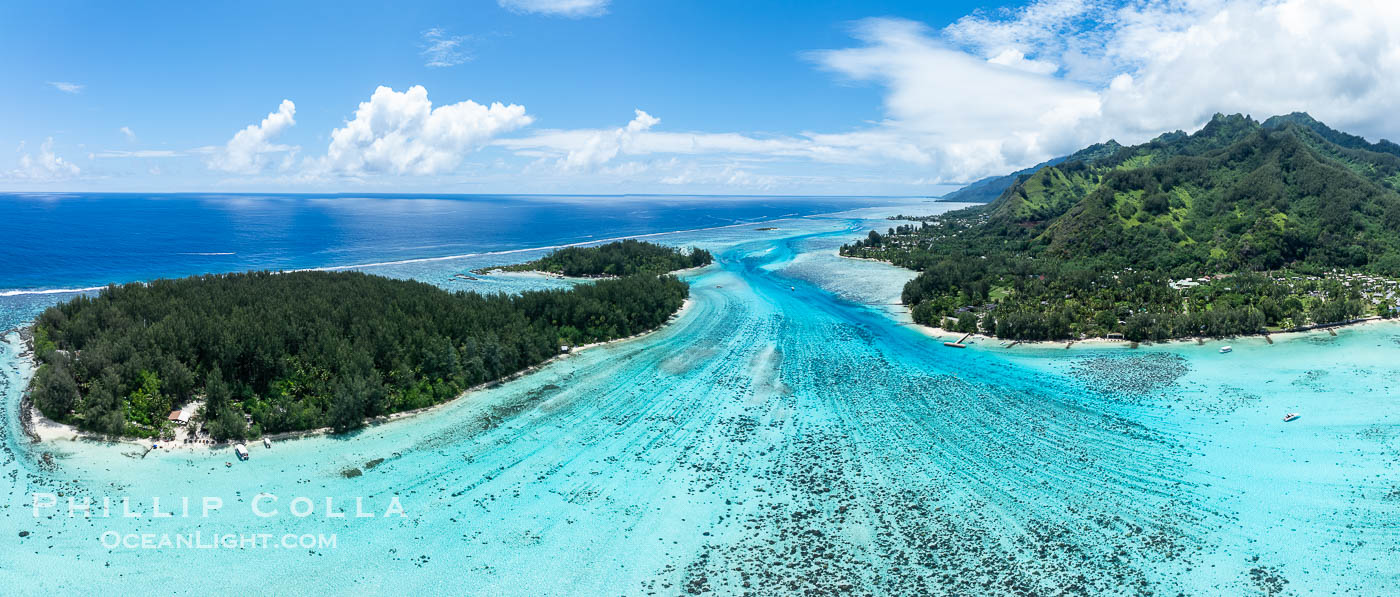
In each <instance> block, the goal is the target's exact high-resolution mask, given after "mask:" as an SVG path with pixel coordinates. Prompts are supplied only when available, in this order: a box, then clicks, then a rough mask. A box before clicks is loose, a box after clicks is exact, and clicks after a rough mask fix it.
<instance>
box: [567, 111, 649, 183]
mask: <svg viewBox="0 0 1400 597" xmlns="http://www.w3.org/2000/svg"><path fill="white" fill-rule="evenodd" d="M635 112H636V117H635V118H633V119H632V121H631V122H628V123H627V126H624V127H622V128H618V129H614V130H611V131H598V132H596V133H593V134H592V135H590V136H589V137H588V139H587V140H586V141H584V143H583V145H582V146H581V147H577V148H575V149H571V150H569V153H568V155H566V156H564V158H563V159H562V160H560V165H561V166H563V167H564V168H565V169H566V170H591V169H593V168H597V167H598V166H601V165H603V164H606V163H608V162H609V161H611V160H612V159H613V158H615V157H617V154H618V152H620V151H624V150H626V149H629V148H630V147H631V145H632V141H633V139H635V138H636V136H637V133H641V132H643V131H645V130H647V129H650V128H651V127H653V126H655V125H656V123H658V122H661V119H659V118H656V117H653V116H652V115H650V114H647V113H646V112H643V111H641V110H636V111H635Z"/></svg>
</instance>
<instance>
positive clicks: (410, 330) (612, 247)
mask: <svg viewBox="0 0 1400 597" xmlns="http://www.w3.org/2000/svg"><path fill="white" fill-rule="evenodd" d="M560 254H562V255H563V257H560V256H559V255H560ZM561 258H562V259H568V260H570V262H571V263H572V262H575V261H577V262H584V263H587V264H589V267H591V268H593V269H589V270H587V271H583V272H579V273H594V272H595V270H596V272H597V273H602V272H612V271H618V272H625V273H626V274H627V275H626V276H625V277H622V278H620V279H615V280H600V281H598V282H595V283H592V284H584V285H579V286H576V287H574V288H573V289H570V290H544V291H533V292H526V293H522V294H520V295H516V296H507V295H494V296H482V295H478V294H473V293H465V292H458V293H450V292H447V291H444V290H441V289H439V288H436V287H433V286H431V285H428V284H423V283H420V282H413V281H407V280H393V279H389V278H384V277H380V276H373V275H367V274H362V273H356V272H344V273H340V272H337V273H332V272H289V273H270V272H261V273H247V274H228V275H210V276H198V277H193V278H183V279H178V280H156V281H153V282H150V283H144V284H142V283H134V284H127V285H124V286H112V287H110V288H107V289H105V290H103V291H101V292H99V293H98V294H97V295H96V296H93V297H91V298H89V297H79V298H76V299H73V300H72V301H70V302H67V303H64V304H61V305H56V306H54V307H50V308H49V309H48V310H46V311H44V313H43V314H41V315H40V316H39V319H38V321H37V322H36V323H35V326H34V332H33V334H34V345H35V352H36V354H37V355H38V358H39V361H40V362H41V363H42V365H40V367H39V370H38V372H37V373H36V374H35V376H34V381H33V391H32V394H31V398H32V400H33V401H34V405H35V406H37V407H38V408H39V410H40V411H42V412H43V413H44V414H45V415H46V416H48V417H50V418H52V419H55V420H58V421H62V422H67V423H72V424H74V425H76V426H78V427H79V428H81V429H85V430H90V431H95V432H99V433H103V434H108V435H118V436H121V435H125V436H143V437H160V436H162V435H168V436H171V437H173V431H174V430H173V428H172V426H171V421H170V420H168V419H167V413H171V410H172V409H178V408H179V407H182V406H185V405H187V404H188V403H190V402H191V401H194V400H198V401H199V402H200V403H201V404H202V407H201V408H199V414H198V415H197V416H198V418H199V419H200V420H201V421H202V422H204V423H206V424H207V425H208V429H209V431H210V433H211V435H212V437H213V438H214V439H216V440H225V439H230V438H240V439H241V438H244V437H259V436H261V435H262V434H263V433H278V432H284V431H301V430H307V429H317V428H321V427H331V428H334V429H335V430H337V431H345V430H349V429H353V428H355V427H358V426H360V425H361V424H362V423H363V421H364V420H365V418H366V417H376V416H380V415H386V414H391V413H396V412H402V411H406V410H412V409H418V408H423V407H427V406H431V405H433V404H437V403H440V402H443V401H445V400H451V399H452V398H454V397H456V396H457V395H458V394H460V393H462V392H463V391H464V390H466V389H467V388H470V387H473V386H476V385H480V384H482V383H485V382H489V381H492V380H497V379H501V378H503V377H506V376H508V375H510V374H513V373H516V372H519V371H521V370H523V369H526V368H528V367H531V366H534V365H538V364H540V363H542V362H544V361H545V360H547V359H549V358H550V357H552V356H554V355H557V354H559V353H560V351H561V350H563V351H565V352H567V351H568V350H569V347H571V346H578V345H583V344H589V343H593V342H602V341H607V340H613V339H616V338H623V337H627V336H631V335H634V334H637V333H639V332H643V331H646V330H650V329H653V328H655V327H656V326H658V325H660V324H661V323H662V322H664V321H665V320H666V319H667V318H668V317H670V316H671V314H673V313H675V312H676V310H677V309H679V308H680V306H681V303H682V301H684V300H685V298H686V297H687V296H688V295H689V293H688V290H687V288H686V285H685V284H684V283H682V282H680V281H679V280H677V279H676V278H675V277H674V276H666V275H661V274H664V273H665V272H667V271H670V270H672V269H680V268H682V267H692V266H699V265H706V264H708V263H710V255H709V253H707V252H704V251H703V250H698V251H691V252H688V253H686V254H684V255H683V254H682V253H681V252H680V251H679V250H678V249H672V248H667V247H661V246H658V245H653V244H648V243H640V242H636V241H631V242H618V243H611V244H607V245H602V246H598V247H588V248H570V249H565V250H562V251H559V252H556V253H555V254H551V255H549V256H546V257H544V258H542V259H541V261H542V262H553V261H555V260H559V259H561ZM566 271H569V272H573V271H574V270H572V269H568V270H566ZM245 421H247V423H246V424H245ZM197 422H199V421H197Z"/></svg>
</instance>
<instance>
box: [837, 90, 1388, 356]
mask: <svg viewBox="0 0 1400 597" xmlns="http://www.w3.org/2000/svg"><path fill="white" fill-rule="evenodd" d="M1397 185H1400V146H1397V145H1395V144H1393V143H1390V142H1389V141H1381V142H1379V143H1374V144H1373V143H1370V142H1368V141H1366V140H1365V139H1362V138H1360V137H1356V136H1353V135H1348V134H1346V133H1342V132H1339V131H1335V130H1333V129H1331V128H1328V127H1327V126H1326V125H1323V124H1322V123H1320V122H1317V121H1316V120H1313V119H1312V118H1311V117H1309V116H1307V115H1306V114H1291V115H1287V116H1277V117H1274V118H1271V119H1269V120H1268V121H1266V122H1263V123H1260V122H1257V121H1255V120H1253V119H1251V118H1248V117H1246V116H1240V115H1235V116H1220V115H1217V116H1216V117H1215V118H1214V119H1213V120H1212V121H1211V122H1210V123H1209V124H1207V125H1206V126H1205V127H1204V128H1203V129H1202V130H1200V131H1198V132H1196V133H1194V134H1189V135H1188V134H1186V133H1183V132H1180V131H1177V132H1174V133H1168V134H1164V135H1162V136H1160V137H1158V138H1156V139H1154V140H1152V141H1150V142H1148V143H1145V144H1142V145H1138V146H1134V147H1121V146H1118V145H1117V144H1115V143H1112V142H1110V143H1108V144H1102V145H1099V146H1095V147H1093V148H1090V149H1089V150H1086V151H1085V152H1081V153H1080V154H1076V155H1075V156H1071V158H1070V159H1066V160H1065V161H1063V162H1060V163H1056V164H1053V165H1049V166H1045V167H1043V168H1040V169H1038V170H1035V171H1034V172H1031V173H1029V174H1026V175H1023V176H1021V177H1019V178H1018V179H1017V181H1016V182H1015V183H1014V184H1013V185H1011V186H1010V187H1009V188H1007V189H1006V191H1005V192H1003V193H1002V194H1001V196H1000V197H998V199H997V200H996V201H994V202H993V203H991V204H989V205H986V206H979V207H974V208H969V209H965V210H961V211H957V212H951V213H948V214H945V215H943V216H940V217H938V218H933V219H931V220H930V221H925V222H923V223H921V224H920V225H904V226H900V227H898V228H892V229H890V230H889V233H888V234H884V235H881V234H879V233H875V232H872V233H871V234H870V236H868V237H867V238H866V239H862V240H861V241H858V242H856V243H854V244H852V245H847V246H845V247H843V248H842V253H843V254H845V255H852V256H862V257H874V258H879V259H885V260H888V261H891V262H893V263H895V264H896V265H901V266H905V267H909V268H912V269H916V270H918V271H920V272H921V273H920V274H919V276H918V277H917V278H915V279H914V280H912V281H911V282H909V284H908V285H907V286H906V287H905V289H904V302H905V303H906V304H907V305H909V306H910V307H911V309H912V311H913V317H914V319H915V321H918V322H920V323H926V324H931V325H942V326H945V327H949V328H953V329H956V330H958V331H981V332H985V333H988V334H992V335H996V336H999V337H1004V338H1013V339H1023V340H1047V339H1072V338H1078V337H1084V336H1102V335H1107V334H1123V335H1124V336H1125V337H1127V338H1128V339H1131V340H1161V339H1167V338H1180V337H1188V336H1227V335H1234V334H1245V333H1250V334H1252V333H1258V332H1260V331H1266V330H1270V329H1275V330H1276V329H1289V328H1293V327H1299V326H1304V325H1313V324H1328V323H1336V322H1345V321H1349V320H1352V319H1355V318H1358V317H1362V316H1368V315H1381V316H1392V315H1393V314H1395V312H1396V311H1397V309H1400V286H1397V283H1398V282H1397V278H1400V193H1397V192H1396V189H1397V188H1400V187H1397Z"/></svg>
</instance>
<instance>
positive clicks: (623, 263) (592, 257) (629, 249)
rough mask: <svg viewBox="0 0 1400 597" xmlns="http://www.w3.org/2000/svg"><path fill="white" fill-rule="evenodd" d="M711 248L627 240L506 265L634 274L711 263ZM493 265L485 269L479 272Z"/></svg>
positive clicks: (580, 273)
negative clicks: (683, 249) (687, 247)
mask: <svg viewBox="0 0 1400 597" xmlns="http://www.w3.org/2000/svg"><path fill="white" fill-rule="evenodd" d="M712 259H713V257H712V256H711V255H710V252H709V251H706V250H704V249H700V248H691V249H689V250H687V251H681V250H680V249H676V248H672V247H665V246H662V245H658V244H654V243H648V242H643V241H639V240H634V239H630V238H629V239H627V240H622V241H618V242H612V243H608V244H606V245H599V246H596V247H565V248H563V249H559V250H557V251H553V252H551V253H550V254H548V255H545V256H544V257H541V258H539V259H536V260H534V261H527V262H525V263H518V264H515V265H508V266H503V267H501V268H500V269H505V270H507V271H541V272H550V273H556V274H561V275H565V276H574V277H585V276H587V277H597V276H631V275H633V274H642V273H663V272H672V271H676V270H678V269H686V268H691V267H699V266H702V265H709V263H710V261H711V260H712ZM491 269H493V268H489V267H488V268H482V269H479V270H476V271H478V272H484V271H489V270H491Z"/></svg>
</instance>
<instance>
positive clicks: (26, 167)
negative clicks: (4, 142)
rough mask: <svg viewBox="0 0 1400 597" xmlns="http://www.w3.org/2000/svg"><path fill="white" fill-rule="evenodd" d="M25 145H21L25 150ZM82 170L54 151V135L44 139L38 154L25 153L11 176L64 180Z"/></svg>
mask: <svg viewBox="0 0 1400 597" xmlns="http://www.w3.org/2000/svg"><path fill="white" fill-rule="evenodd" d="M23 147H24V146H23V145H21V146H20V148H21V150H23ZM80 172H81V170H80V169H79V168H78V166H77V164H74V163H72V162H69V161H68V160H65V159H63V158H62V157H60V156H58V155H57V154H55V153H54V151H53V137H49V138H48V139H45V140H44V143H43V145H40V146H39V153H38V155H31V154H28V153H25V154H23V155H21V156H20V157H19V168H17V169H14V170H11V171H10V178H18V179H22V180H36V181H47V180H62V179H65V178H72V177H74V176H77V175H78V174H79V173H80Z"/></svg>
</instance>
